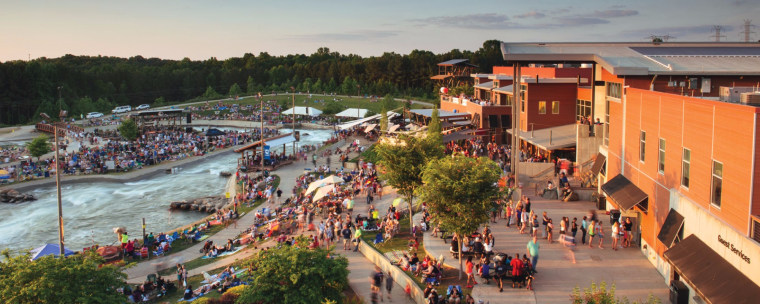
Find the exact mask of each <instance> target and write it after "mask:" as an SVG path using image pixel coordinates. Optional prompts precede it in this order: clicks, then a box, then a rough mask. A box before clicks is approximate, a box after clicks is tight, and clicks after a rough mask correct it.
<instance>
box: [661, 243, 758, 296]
mask: <svg viewBox="0 0 760 304" xmlns="http://www.w3.org/2000/svg"><path fill="white" fill-rule="evenodd" d="M663 258H664V259H665V261H667V262H668V263H670V265H672V267H673V268H674V270H675V271H676V272H677V273H678V274H679V275H680V277H681V280H682V281H685V282H687V283H689V285H691V286H692V287H693V288H694V291H695V292H696V293H697V294H699V296H700V297H701V298H703V299H705V300H706V301H707V303H754V301H756V300H758V299H760V286H758V285H757V283H756V282H753V281H752V280H751V279H750V278H748V277H747V276H746V275H744V273H742V272H741V271H740V270H739V269H737V268H736V267H734V266H733V265H731V263H729V262H728V261H726V260H725V259H724V258H723V257H722V256H721V255H720V254H718V253H717V252H715V251H714V250H713V249H712V248H710V246H708V245H707V244H705V243H704V242H702V240H700V239H699V238H698V237H696V236H695V235H693V234H692V235H690V236H688V237H686V238H685V239H684V240H683V241H681V242H679V243H678V244H676V245H675V246H673V247H672V248H670V249H668V250H667V251H665V253H664V254H663ZM752 299H755V300H752Z"/></svg>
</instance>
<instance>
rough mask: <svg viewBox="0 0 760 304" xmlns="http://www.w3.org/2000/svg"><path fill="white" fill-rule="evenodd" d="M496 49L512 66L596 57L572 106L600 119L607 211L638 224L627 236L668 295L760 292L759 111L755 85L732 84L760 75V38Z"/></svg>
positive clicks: (742, 296)
mask: <svg viewBox="0 0 760 304" xmlns="http://www.w3.org/2000/svg"><path fill="white" fill-rule="evenodd" d="M502 52H503V54H504V59H505V60H506V61H507V62H508V63H511V64H514V65H516V66H517V67H518V68H519V67H520V66H525V65H528V64H544V65H555V64H591V65H592V74H593V76H592V79H593V81H591V83H590V88H588V89H582V90H578V98H577V99H578V100H579V102H580V100H590V101H591V102H590V104H589V107H590V109H589V110H586V109H580V108H576V112H581V111H583V114H584V115H585V114H586V112H585V111H589V112H590V115H591V116H592V117H593V118H594V119H599V120H600V121H601V122H602V124H603V125H602V127H601V128H600V129H601V130H600V131H601V132H602V133H603V140H602V142H601V144H600V145H599V147H598V151H599V155H598V156H597V157H596V162H595V163H594V166H593V167H592V171H593V172H592V173H594V174H598V178H599V184H600V190H601V191H600V192H601V193H602V194H603V195H604V196H606V198H607V200H606V202H607V206H606V208H607V209H615V210H619V211H620V212H621V213H622V218H629V219H631V220H632V221H633V222H634V223H635V225H634V235H635V244H637V245H638V247H639V249H640V250H641V252H642V253H643V254H644V255H645V256H646V257H647V258H648V259H649V261H650V262H651V263H652V264H653V265H654V266H655V267H656V268H657V270H658V271H659V272H660V273H661V274H662V275H663V277H664V279H665V282H666V284H670V286H671V289H672V290H673V291H674V292H673V293H674V294H673V295H672V296H675V300H676V303H754V302H757V301H758V300H757V299H760V286H758V282H760V272H758V271H757V269H758V268H757V266H756V265H755V264H752V263H760V191H755V186H756V185H757V184H756V183H760V168H759V167H758V166H760V163H758V162H757V160H759V159H760V151H758V149H757V148H758V144H760V143H759V142H758V129H759V128H760V125H759V124H758V113H760V108H758V107H757V106H756V105H755V104H752V103H753V102H754V99H755V97H754V96H755V95H754V94H753V93H752V92H751V91H753V90H750V92H746V91H747V90H744V92H740V91H741V90H743V89H740V88H746V87H752V86H753V85H757V84H758V83H760V45H758V44H747V43H658V44H653V43H504V44H502ZM731 95H734V97H731ZM736 95H739V96H740V98H736ZM737 99H739V101H740V102H731V101H732V100H734V101H735V100H737ZM742 100H743V101H744V103H742V102H741V101H742ZM584 107H585V102H584ZM613 214H615V211H613ZM684 283H685V284H684ZM686 292H688V298H687V299H686V301H687V302H683V299H681V300H678V299H679V298H678V297H679V295H680V296H681V297H682V296H683V295H684V294H685V293H686Z"/></svg>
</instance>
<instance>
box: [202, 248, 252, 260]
mask: <svg viewBox="0 0 760 304" xmlns="http://www.w3.org/2000/svg"><path fill="white" fill-rule="evenodd" d="M241 249H243V247H242V246H241V247H238V248H236V249H235V250H233V251H225V252H222V253H220V254H218V255H217V256H216V258H221V257H223V256H228V255H230V254H235V253H236V252H238V251H240V250H241ZM201 259H214V257H210V256H207V255H204V256H202V257H201Z"/></svg>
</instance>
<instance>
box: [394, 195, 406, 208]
mask: <svg viewBox="0 0 760 304" xmlns="http://www.w3.org/2000/svg"><path fill="white" fill-rule="evenodd" d="M403 201H404V199H403V198H400V197H399V198H397V199H395V200H393V207H398V205H399V204H401V202H403Z"/></svg>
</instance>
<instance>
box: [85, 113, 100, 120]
mask: <svg viewBox="0 0 760 304" xmlns="http://www.w3.org/2000/svg"><path fill="white" fill-rule="evenodd" d="M99 117H103V113H100V112H90V113H87V119H90V118H99Z"/></svg>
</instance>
